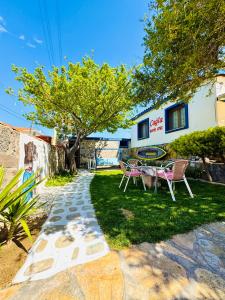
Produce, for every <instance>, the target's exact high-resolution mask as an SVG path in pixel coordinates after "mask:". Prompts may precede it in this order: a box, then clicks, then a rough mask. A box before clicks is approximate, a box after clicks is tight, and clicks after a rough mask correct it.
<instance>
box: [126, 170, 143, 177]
mask: <svg viewBox="0 0 225 300" xmlns="http://www.w3.org/2000/svg"><path fill="white" fill-rule="evenodd" d="M141 174H142V173H141V172H139V171H138V170H132V171H127V172H126V176H133V177H136V176H140V175H141Z"/></svg>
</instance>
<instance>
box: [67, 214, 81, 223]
mask: <svg viewBox="0 0 225 300" xmlns="http://www.w3.org/2000/svg"><path fill="white" fill-rule="evenodd" d="M79 217H80V214H79V213H75V214H71V215H67V216H66V219H67V220H69V221H70V220H74V219H77V218H79Z"/></svg>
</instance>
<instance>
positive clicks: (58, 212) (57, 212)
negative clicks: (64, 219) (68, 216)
mask: <svg viewBox="0 0 225 300" xmlns="http://www.w3.org/2000/svg"><path fill="white" fill-rule="evenodd" d="M63 212H64V209H57V210H54V211H53V212H52V213H53V214H54V215H57V214H60V213H63Z"/></svg>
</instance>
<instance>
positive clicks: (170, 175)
mask: <svg viewBox="0 0 225 300" xmlns="http://www.w3.org/2000/svg"><path fill="white" fill-rule="evenodd" d="M157 175H158V177H160V178H163V179H169V180H172V179H173V171H167V172H166V173H165V172H164V171H163V170H160V171H158V172H157Z"/></svg>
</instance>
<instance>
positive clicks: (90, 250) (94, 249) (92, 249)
mask: <svg viewBox="0 0 225 300" xmlns="http://www.w3.org/2000/svg"><path fill="white" fill-rule="evenodd" d="M103 250H104V244H103V243H97V244H94V245H90V246H87V250H86V254H87V255H93V254H96V253H98V252H101V251H103Z"/></svg>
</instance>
